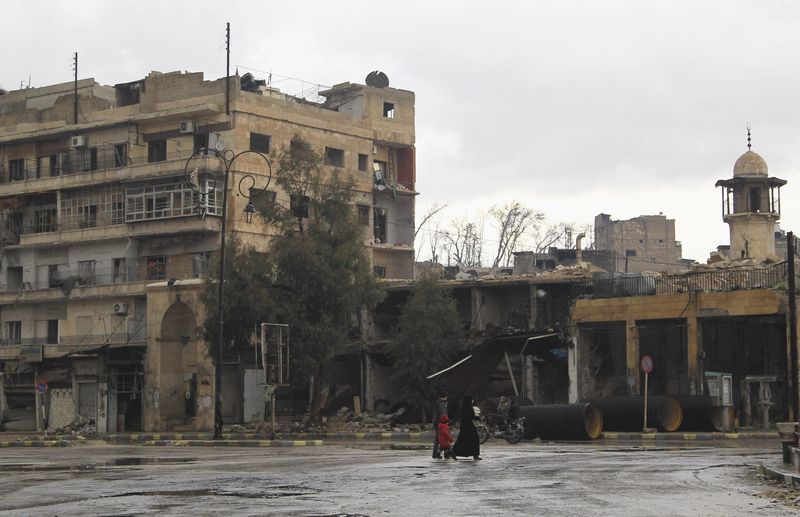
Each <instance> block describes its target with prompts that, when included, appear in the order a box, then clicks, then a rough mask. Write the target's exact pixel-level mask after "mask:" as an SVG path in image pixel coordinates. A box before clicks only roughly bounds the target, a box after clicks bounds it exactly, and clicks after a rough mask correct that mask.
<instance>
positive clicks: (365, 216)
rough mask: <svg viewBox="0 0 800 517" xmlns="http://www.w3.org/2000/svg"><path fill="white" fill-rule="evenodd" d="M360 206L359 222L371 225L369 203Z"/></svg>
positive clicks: (363, 224)
mask: <svg viewBox="0 0 800 517" xmlns="http://www.w3.org/2000/svg"><path fill="white" fill-rule="evenodd" d="M357 207H358V222H359V223H361V225H362V226H369V207H368V206H367V205H357Z"/></svg>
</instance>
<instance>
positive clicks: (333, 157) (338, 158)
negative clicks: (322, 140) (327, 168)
mask: <svg viewBox="0 0 800 517" xmlns="http://www.w3.org/2000/svg"><path fill="white" fill-rule="evenodd" d="M325 159H326V160H327V161H328V165H333V166H334V167H344V151H343V150H341V149H336V148H334V147H326V148H325Z"/></svg>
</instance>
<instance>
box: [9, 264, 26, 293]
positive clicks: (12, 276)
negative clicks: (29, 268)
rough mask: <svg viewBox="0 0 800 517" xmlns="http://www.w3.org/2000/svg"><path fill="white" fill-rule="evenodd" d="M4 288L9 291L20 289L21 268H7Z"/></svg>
mask: <svg viewBox="0 0 800 517" xmlns="http://www.w3.org/2000/svg"><path fill="white" fill-rule="evenodd" d="M6 286H7V288H8V290H9V291H16V290H18V289H21V288H22V266H8V267H7V268H6Z"/></svg>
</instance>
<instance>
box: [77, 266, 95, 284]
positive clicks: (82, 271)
mask: <svg viewBox="0 0 800 517" xmlns="http://www.w3.org/2000/svg"><path fill="white" fill-rule="evenodd" d="M95 265H96V262H95V261H94V260H79V261H78V277H79V278H80V279H81V284H82V285H94V283H95V276H94V268H95Z"/></svg>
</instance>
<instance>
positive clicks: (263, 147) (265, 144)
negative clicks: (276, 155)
mask: <svg viewBox="0 0 800 517" xmlns="http://www.w3.org/2000/svg"><path fill="white" fill-rule="evenodd" d="M250 150H251V151H258V152H259V153H264V154H269V135H262V134H261V133H250Z"/></svg>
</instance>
